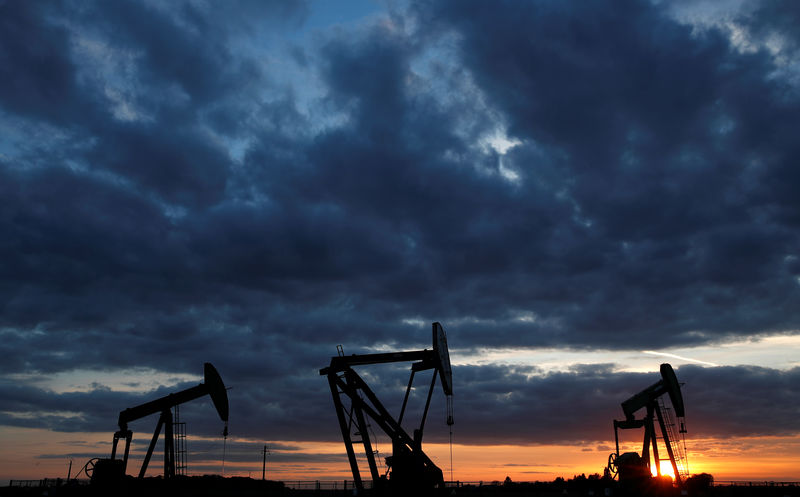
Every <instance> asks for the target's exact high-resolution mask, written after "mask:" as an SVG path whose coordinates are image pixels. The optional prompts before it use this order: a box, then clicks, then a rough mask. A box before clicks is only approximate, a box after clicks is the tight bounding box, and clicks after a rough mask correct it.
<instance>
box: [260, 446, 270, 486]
mask: <svg viewBox="0 0 800 497" xmlns="http://www.w3.org/2000/svg"><path fill="white" fill-rule="evenodd" d="M261 452H262V453H263V454H264V464H263V465H262V466H261V481H264V480H265V479H266V476H267V454H269V450H268V449H267V446H266V445H264V450H263V451H261Z"/></svg>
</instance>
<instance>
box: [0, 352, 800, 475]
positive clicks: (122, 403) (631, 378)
mask: <svg viewBox="0 0 800 497" xmlns="http://www.w3.org/2000/svg"><path fill="white" fill-rule="evenodd" d="M370 370H372V374H371V373H370ZM360 371H361V372H362V375H364V377H365V378H366V379H367V382H368V383H369V384H370V386H371V387H372V389H373V390H374V391H375V392H376V393H377V394H378V396H379V398H381V401H382V402H383V403H384V405H385V406H386V407H387V408H388V409H389V410H390V412H393V413H398V412H399V407H400V405H401V403H402V395H403V392H404V384H405V382H406V378H407V375H408V371H407V370H406V371H402V370H400V369H399V368H389V369H388V370H387V369H384V370H380V368H379V369H378V371H377V375H376V374H375V373H376V371H375V369H374V368H360ZM676 373H677V376H678V378H679V380H680V381H681V382H682V383H683V387H682V393H683V398H684V403H685V405H686V426H687V427H688V429H689V434H688V435H687V439H689V440H691V439H709V438H731V437H751V436H753V437H758V436H787V435H795V434H797V425H796V422H795V420H796V417H797V406H798V405H800V381H798V380H800V369H798V368H794V369H792V370H789V371H779V370H774V369H767V368H758V367H751V366H738V367H717V368H702V367H697V366H682V367H680V368H678V369H677V370H676ZM454 375H455V378H456V379H457V383H456V385H457V387H458V390H457V391H456V392H455V394H456V396H455V398H454V400H455V402H454V407H455V420H456V425H455V426H454V428H455V431H454V433H455V436H456V440H457V441H459V442H461V443H471V444H502V443H508V444H521V445H538V444H580V445H583V444H592V445H594V444H596V443H606V444H607V443H609V442H610V441H611V440H613V436H614V431H613V427H612V420H614V419H624V415H623V412H622V409H621V407H620V404H621V403H622V402H623V401H624V400H626V399H628V398H629V397H631V396H633V395H634V394H636V393H638V392H640V391H642V390H644V389H645V388H647V387H649V386H650V385H652V384H654V383H656V382H657V381H659V380H660V375H659V374H658V373H619V372H614V371H613V369H612V368H611V365H607V366H603V365H585V366H576V367H574V368H573V369H572V370H569V371H566V372H551V373H543V372H542V371H540V370H537V369H536V368H533V367H530V366H507V367H500V366H458V367H456V368H454ZM426 377H427V376H426ZM260 383H261V384H260V385H259V386H252V385H250V386H248V388H246V389H243V388H240V387H239V386H234V388H233V389H232V390H230V391H229V393H228V394H229V398H230V404H231V419H230V433H231V436H232V437H233V438H232V441H233V445H232V446H231V451H232V452H231V453H232V454H235V453H239V452H241V453H242V454H243V455H242V457H243V458H244V459H242V460H247V458H248V457H250V456H247V455H244V454H249V453H250V452H252V451H253V444H252V443H251V442H247V441H241V440H238V441H237V439H241V438H248V439H251V440H252V439H256V440H263V441H264V442H263V443H268V444H271V447H272V446H274V447H273V448H274V449H275V450H276V451H277V452H280V453H282V454H283V453H285V454H284V456H285V457H295V456H291V454H292V453H293V452H295V451H299V450H301V449H299V448H298V447H292V446H286V445H285V444H281V443H276V442H272V440H275V441H280V440H297V441H300V440H306V441H315V440H325V441H333V442H336V441H339V440H341V438H340V435H339V429H338V425H337V422H336V415H335V411H334V409H333V403H332V400H331V398H330V397H331V395H330V390H329V388H328V385H327V382H326V381H325V378H324V377H320V376H318V375H315V374H309V375H308V376H302V377H300V376H299V377H294V378H289V379H286V378H280V379H276V380H274V381H263V382H260ZM193 385H194V384H192V383H186V384H184V385H181V386H183V387H189V386H193ZM416 385H417V389H416V390H415V391H414V394H413V395H412V396H411V398H410V400H409V408H408V411H407V413H406V417H405V423H404V425H405V428H406V430H407V431H408V432H409V433H411V432H412V431H413V428H414V427H415V425H417V424H418V423H419V421H420V419H421V418H420V416H421V411H422V407H423V406H424V402H425V395H426V394H427V387H426V386H425V385H426V379H424V378H422V377H420V378H417V380H416ZM178 388H179V387H178V386H176V387H174V388H171V389H166V388H161V389H159V390H157V391H152V392H147V393H135V394H132V393H120V392H112V391H109V390H108V389H94V390H92V391H89V392H71V393H62V394H55V393H53V392H49V391H45V390H40V389H32V388H29V387H23V386H19V385H13V384H9V383H3V384H2V392H0V393H2V395H3V397H4V398H5V399H6V402H5V407H4V409H3V411H4V412H3V414H2V423H3V424H5V425H10V426H25V427H39V428H49V429H54V430H57V431H69V432H71V431H101V432H102V431H107V432H108V433H109V436H110V434H111V433H113V431H114V430H115V429H116V419H117V415H118V413H119V411H121V410H123V409H125V408H127V407H133V406H134V405H137V404H139V403H142V402H145V401H150V400H153V399H155V398H158V397H160V396H163V395H166V394H168V393H171V392H175V391H177V390H178ZM745 398H746V399H747V401H746V402H745V401H743V399H745ZM668 405H669V404H668ZM31 413H38V414H37V415H36V416H31ZM636 415H637V417H639V418H641V417H643V416H644V413H643V412H638V413H636ZM181 419H182V421H185V422H187V426H188V427H190V429H188V431H189V432H190V434H192V435H201V436H207V437H212V438H214V439H217V438H219V436H220V433H221V427H222V423H221V421H220V420H219V419H218V418H217V416H216V413H215V412H214V409H213V406H212V405H211V403H210V402H209V401H208V399H204V400H200V401H197V402H193V403H187V404H184V405H183V406H182V407H181ZM754 419H758V420H759V421H758V422H757V423H754V422H753V420H754ZM444 420H445V412H444V401H443V399H442V395H441V393H440V389H439V386H438V385H437V387H436V395H435V396H434V401H433V403H432V406H431V411H430V413H429V417H428V421H427V423H426V425H425V426H426V440H427V441H428V442H440V443H445V442H446V441H447V440H448V432H447V427H446V426H445V424H444ZM155 422H156V416H155V415H153V416H150V417H149V418H144V419H142V420H138V421H136V422H134V423H131V425H130V427H131V429H132V430H133V431H134V433H135V437H136V438H137V440H139V441H140V442H141V444H140V445H141V446H142V447H144V446H145V445H146V442H147V439H148V438H149V436H150V431H151V430H152V426H153V425H154V423H155ZM376 431H377V432H380V430H378V429H377V428H376ZM631 433H633V435H631V434H629V433H627V432H626V433H623V434H622V438H623V439H625V438H626V437H627V438H633V439H636V438H637V437H639V438H641V433H639V431H635V430H634V431H632V432H631ZM382 436H383V435H382V434H381V437H382ZM137 443H138V442H137ZM216 443H217V442H213V441H208V442H203V441H195V442H193V450H196V451H199V452H198V453H200V452H203V451H211V450H212V449H213V448H214V447H216V445H215V444H216ZM256 445H258V444H256ZM142 447H140V449H142ZM284 456H281V457H284ZM296 457H306V456H303V455H297V456H296Z"/></svg>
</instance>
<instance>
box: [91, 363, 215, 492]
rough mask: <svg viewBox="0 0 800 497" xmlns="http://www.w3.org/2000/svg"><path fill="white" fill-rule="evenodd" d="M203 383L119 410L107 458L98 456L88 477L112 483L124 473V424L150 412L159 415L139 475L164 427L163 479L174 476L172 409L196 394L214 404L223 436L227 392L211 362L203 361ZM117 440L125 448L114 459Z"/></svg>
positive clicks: (127, 433) (126, 432) (128, 435)
mask: <svg viewBox="0 0 800 497" xmlns="http://www.w3.org/2000/svg"><path fill="white" fill-rule="evenodd" d="M203 370H204V375H205V382H204V383H200V384H199V385H197V386H194V387H191V388H187V389H186V390H182V391H180V392H176V393H171V394H169V395H166V396H164V397H161V398H160V399H156V400H153V401H150V402H146V403H144V404H141V405H138V406H136V407H130V408H128V409H125V410H124V411H122V412H120V413H119V419H118V421H117V424H118V425H119V430H118V431H117V432H115V433H114V442H113V445H112V447H111V458H110V459H99V460H96V461H95V462H94V464H93V468H92V470H91V476H92V481H93V482H113V481H118V480H119V479H121V478H122V476H124V475H125V473H126V469H127V466H128V452H129V450H130V446H131V438H132V437H133V432H132V431H131V430H129V429H128V423H130V422H132V421H136V420H137V419H141V418H144V417H145V416H150V415H151V414H159V413H160V416H159V418H158V423H157V424H156V429H155V431H154V433H153V438H152V440H151V441H150V446H149V447H148V448H147V454H146V455H145V458H144V462H143V463H142V467H141V469H140V470H139V478H143V477H144V475H145V473H146V472H147V466H148V464H149V463H150V458H151V457H152V455H153V449H155V446H156V443H157V442H158V438H159V436H160V434H161V430H162V428H163V430H164V478H165V479H167V478H172V477H174V476H175V444H174V438H173V417H172V408H173V407H175V406H177V405H179V404H183V403H185V402H189V401H192V400H195V399H199V398H200V397H204V396H206V395H209V396H210V397H211V401H212V402H213V403H214V407H215V408H216V410H217V413H218V414H219V417H220V419H222V421H223V422H225V428H224V431H223V435H224V436H227V434H228V426H227V423H228V393H227V391H226V390H225V385H224V384H223V383H222V378H221V377H220V375H219V373H218V372H217V370H216V369H215V368H214V366H212V365H211V363H209V362H207V363H205V365H204V368H203ZM121 439H124V440H125V450H124V453H123V456H122V459H117V446H118V445H119V441H120V440H121Z"/></svg>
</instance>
